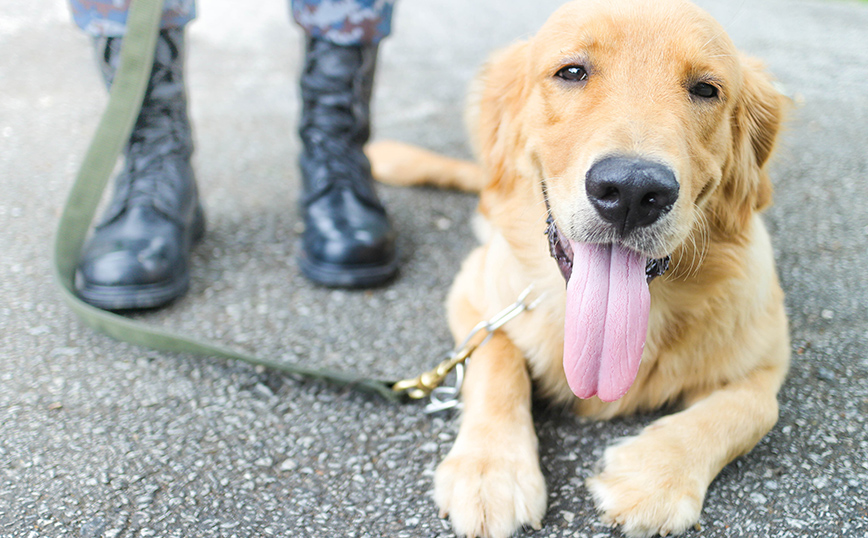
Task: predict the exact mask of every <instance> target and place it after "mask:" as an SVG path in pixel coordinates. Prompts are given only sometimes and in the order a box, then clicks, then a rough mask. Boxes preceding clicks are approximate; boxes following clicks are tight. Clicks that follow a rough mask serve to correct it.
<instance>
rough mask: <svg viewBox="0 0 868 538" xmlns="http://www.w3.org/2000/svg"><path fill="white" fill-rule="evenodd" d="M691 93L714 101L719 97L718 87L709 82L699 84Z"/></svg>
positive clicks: (692, 87)
mask: <svg viewBox="0 0 868 538" xmlns="http://www.w3.org/2000/svg"><path fill="white" fill-rule="evenodd" d="M690 93H691V94H692V95H695V96H696V97H702V98H703V99H714V98H715V97H717V86H714V85H713V84H709V83H707V82H697V83H696V84H694V85H693V86H691V87H690Z"/></svg>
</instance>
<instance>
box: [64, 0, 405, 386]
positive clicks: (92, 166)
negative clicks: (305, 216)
mask: <svg viewBox="0 0 868 538" xmlns="http://www.w3.org/2000/svg"><path fill="white" fill-rule="evenodd" d="M162 8H163V0H133V1H132V3H131V6H130V10H129V14H128V18H127V33H126V35H125V36H124V39H123V45H122V48H121V53H120V66H119V67H118V70H117V73H116V74H115V78H114V81H113V83H112V87H111V90H110V92H109V101H108V104H107V106H106V109H105V112H104V113H103V116H102V118H101V120H100V122H99V125H98V127H97V130H96V133H95V134H94V136H93V139H92V140H91V143H90V146H89V147H88V150H87V153H86V154H85V157H84V161H83V162H82V165H81V168H80V169H79V171H78V175H77V176H76V178H75V182H74V183H73V186H72V189H71V191H70V193H69V197H68V198H67V201H66V205H65V206H64V208H63V213H62V215H61V217H60V223H59V224H58V227H57V234H56V236H55V243H54V264H53V270H54V277H55V280H56V282H57V283H58V285H59V287H60V293H61V295H62V297H63V299H64V301H65V302H66V303H67V305H69V307H70V308H71V309H72V310H73V311H74V312H75V313H76V315H78V317H79V318H80V319H81V320H82V321H84V323H86V324H87V325H89V326H90V327H92V328H94V329H96V330H97V331H100V332H102V333H104V334H107V335H108V336H111V337H113V338H115V339H117V340H121V341H123V342H128V343H131V344H136V345H140V346H144V347H148V348H151V349H155V350H159V351H170V352H178V353H192V354H195V355H203V356H209V357H220V358H224V359H233V360H239V361H243V362H247V363H250V364H253V365H257V366H264V367H266V368H270V369H272V370H276V371H279V372H284V373H288V374H295V375H300V376H304V377H308V378H313V379H318V380H321V381H326V382H329V383H332V384H337V385H341V386H349V387H352V388H355V389H358V390H361V391H364V392H369V393H374V394H379V395H380V396H382V397H384V398H386V399H388V400H392V401H398V400H400V399H401V395H400V394H399V393H398V392H396V391H394V390H392V385H393V384H394V383H393V382H390V381H385V380H377V379H368V378H364V377H362V376H359V375H356V374H353V373H344V372H336V371H332V370H327V369H317V368H308V367H304V366H299V365H295V364H290V363H287V362H283V361H275V360H271V359H266V358H261V357H256V356H253V355H248V354H246V353H243V352H240V351H236V350H233V349H229V348H225V347H222V346H218V345H214V344H211V343H208V342H203V341H199V340H196V339H193V338H187V337H184V336H180V335H176V334H173V333H171V332H168V331H165V330H162V329H159V328H156V327H151V326H149V325H146V324H143V323H140V322H136V321H133V320H130V319H128V318H125V317H123V316H119V315H117V314H114V313H111V312H107V311H105V310H101V309H99V308H95V307H93V306H91V305H89V304H87V303H85V302H83V301H82V300H81V299H79V298H78V296H77V295H76V294H75V291H74V279H75V270H76V265H77V263H78V258H79V255H80V253H81V249H82V246H83V245H84V241H85V238H86V237H87V232H88V229H89V228H90V224H91V222H92V221H93V217H94V214H95V213H96V209H97V206H98V204H99V201H100V198H101V197H102V193H103V190H104V189H105V186H106V183H108V179H109V177H110V176H111V173H112V171H113V169H114V166H115V163H116V162H117V159H118V156H119V155H120V153H121V151H122V149H123V147H124V145H125V144H126V141H127V140H129V138H130V134H131V132H132V129H133V126H134V125H135V122H136V119H137V118H138V115H139V110H140V108H141V103H142V100H143V98H144V95H145V91H146V89H147V85H148V80H149V78H150V73H151V67H152V65H153V60H154V58H153V56H154V48H155V47H156V42H157V35H158V33H159V25H160V18H161V16H162V10H163V9H162Z"/></svg>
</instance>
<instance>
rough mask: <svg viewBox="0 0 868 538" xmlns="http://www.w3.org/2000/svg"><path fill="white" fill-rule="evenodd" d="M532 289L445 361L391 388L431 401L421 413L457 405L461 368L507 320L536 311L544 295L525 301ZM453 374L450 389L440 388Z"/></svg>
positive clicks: (478, 327) (472, 333)
mask: <svg viewBox="0 0 868 538" xmlns="http://www.w3.org/2000/svg"><path fill="white" fill-rule="evenodd" d="M532 290H533V284H531V285H530V286H528V287H527V288H525V290H524V291H523V292H521V295H519V296H518V299H517V300H516V301H515V303H513V304H512V305H510V306H508V307H507V308H505V309H503V310H501V311H500V312H498V313H497V314H496V315H495V316H494V317H493V318H491V319H490V320H488V321H481V322H479V323H478V324H477V325H476V326H475V327H474V328H473V330H471V331H470V334H468V335H467V337H466V338H465V339H464V341H463V342H461V344H460V345H459V346H458V347H456V348H455V349H454V350H452V351H451V352H449V353H448V354H447V355H446V359H445V360H443V362H441V363H440V364H438V365H437V367H436V368H434V369H433V370H431V371H428V372H424V373H422V374H420V375H419V376H417V377H415V378H413V379H405V380H403V381H399V382H397V383H395V384H394V385H392V390H393V391H395V392H406V393H407V396H408V397H409V398H411V399H413V400H421V399H422V398H425V397H426V396H430V397H431V402H430V403H429V404H428V405H427V406H425V413H437V412H439V411H445V410H447V409H452V408H454V407H458V406H460V400H459V396H460V395H461V385H462V384H463V383H464V365H465V363H466V362H467V360H468V359H469V358H470V356H471V355H472V354H473V352H474V351H476V350H477V349H478V348H479V347H481V346H483V345H485V344H486V343H487V342H488V341H489V340H490V339H491V336H492V335H493V334H494V331H496V330H497V329H499V328H501V327H502V326H503V325H504V324H506V323H507V322H508V321H510V320H512V319H513V318H515V317H516V316H518V315H519V314H521V313H522V312H525V311H527V310H532V309H534V308H536V306H537V305H538V304H539V302H540V301H541V300H542V298H543V297H544V295H545V294H543V295H540V296H539V297H537V298H536V299H535V300H534V301H533V302H532V303H530V304H528V303H526V302H525V300H526V299H527V297H528V296H529V295H530V293H531V291H532ZM482 331H485V332H486V333H487V334H486V335H485V338H483V339H482V340H481V341H479V342H478V343H473V341H474V339H475V338H476V336H477V335H478V334H480V333H481V332H482ZM453 370H454V371H455V383H454V384H453V385H451V386H441V385H442V384H443V381H444V379H446V376H447V375H449V373H450V372H452V371H453Z"/></svg>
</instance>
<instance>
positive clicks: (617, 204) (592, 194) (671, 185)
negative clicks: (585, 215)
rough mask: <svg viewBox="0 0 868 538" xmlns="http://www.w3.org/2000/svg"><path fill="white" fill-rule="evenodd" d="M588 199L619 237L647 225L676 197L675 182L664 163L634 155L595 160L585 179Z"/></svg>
mask: <svg viewBox="0 0 868 538" xmlns="http://www.w3.org/2000/svg"><path fill="white" fill-rule="evenodd" d="M585 190H586V191H587V193H588V199H589V200H590V201H591V204H592V205H593V206H594V207H595V208H596V210H597V212H598V213H599V214H600V216H601V217H603V219H604V220H606V221H607V222H609V223H611V224H612V225H614V226H615V227H616V228H617V229H618V231H619V233H620V234H621V236H622V237H623V236H626V235H627V234H629V233H630V232H632V231H633V230H635V229H636V228H641V227H643V226H649V225H651V224H653V223H654V222H655V221H657V219H659V218H660V217H661V216H663V215H664V214H666V213H667V212H668V211H669V210H670V209H672V205H673V204H674V203H675V200H676V199H677V198H678V181H677V180H676V179H675V174H674V173H672V170H670V169H669V168H667V167H666V166H664V165H662V164H659V163H655V162H652V161H646V160H644V159H638V158H634V157H606V158H605V159H602V160H600V161H597V162H596V163H595V164H594V165H593V166H592V167H591V169H590V170H588V176H587V178H586V181H585Z"/></svg>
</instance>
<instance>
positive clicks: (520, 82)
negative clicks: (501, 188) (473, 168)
mask: <svg viewBox="0 0 868 538" xmlns="http://www.w3.org/2000/svg"><path fill="white" fill-rule="evenodd" d="M527 52H528V43H527V42H525V41H522V42H518V43H515V44H513V45H511V46H510V47H507V48H506V49H503V50H501V51H499V52H497V53H495V54H494V56H493V57H492V58H491V59H490V60H489V61H488V63H487V64H486V65H485V66H484V67H483V69H482V72H481V73H480V75H479V76H478V77H477V78H476V80H475V81H474V83H473V86H472V87H471V89H470V97H469V101H468V106H467V118H466V120H467V124H468V129H469V132H470V135H471V138H472V140H471V142H472V144H473V149H474V151H475V153H476V154H477V157H478V159H479V161H480V162H481V163H482V164H483V166H484V168H485V169H486V173H487V174H488V178H487V180H486V182H487V185H486V188H490V187H495V186H497V184H498V183H503V182H511V181H512V179H514V177H515V173H516V170H515V166H516V162H515V158H516V155H518V154H520V153H521V151H520V149H519V145H520V144H521V136H522V134H521V128H520V116H521V111H522V107H523V105H524V101H525V93H526V89H527V86H528V80H527V77H528V69H529V65H528V56H527Z"/></svg>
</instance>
